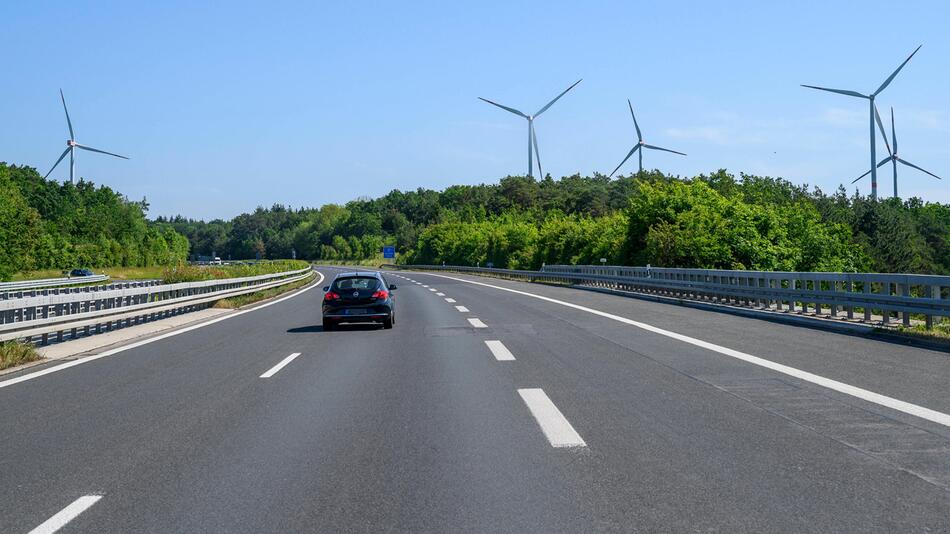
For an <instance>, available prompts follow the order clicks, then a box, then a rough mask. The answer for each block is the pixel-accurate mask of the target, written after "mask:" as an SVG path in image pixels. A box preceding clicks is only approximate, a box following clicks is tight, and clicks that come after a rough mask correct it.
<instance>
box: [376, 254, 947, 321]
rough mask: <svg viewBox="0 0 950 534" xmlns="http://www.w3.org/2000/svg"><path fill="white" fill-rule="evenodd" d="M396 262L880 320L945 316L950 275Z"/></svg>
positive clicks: (426, 268) (437, 269)
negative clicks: (528, 268) (500, 266)
mask: <svg viewBox="0 0 950 534" xmlns="http://www.w3.org/2000/svg"><path fill="white" fill-rule="evenodd" d="M387 267H392V268H396V269H422V270H435V271H452V272H463V273H474V274H481V275H489V276H497V277H502V278H511V279H517V280H527V281H531V282H553V283H564V284H571V285H579V286H587V287H602V288H607V289H612V290H618V291H625V292H631V293H639V294H648V295H655V296H658V297H665V298H670V299H675V300H688V301H699V302H707V303H714V304H721V305H728V306H739V307H744V308H753V309H758V310H763V311H772V312H782V313H794V314H802V315H810V316H815V317H821V318H831V319H842V320H849V321H854V322H862V323H869V324H879V325H884V326H887V325H893V324H895V321H899V322H900V323H901V324H903V325H904V326H911V325H912V324H917V323H918V322H922V323H923V324H924V325H925V326H926V328H928V329H930V328H933V325H934V322H935V321H939V320H940V318H941V317H950V298H947V296H950V276H932V275H918V274H888V273H821V272H780V271H730V270H712V269H669V268H655V267H654V268H651V267H624V266H610V265H607V266H600V265H548V266H546V267H544V269H543V270H541V271H523V270H512V269H488V268H479V267H459V266H433V265H387Z"/></svg>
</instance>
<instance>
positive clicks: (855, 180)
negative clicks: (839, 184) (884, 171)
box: [851, 165, 880, 184]
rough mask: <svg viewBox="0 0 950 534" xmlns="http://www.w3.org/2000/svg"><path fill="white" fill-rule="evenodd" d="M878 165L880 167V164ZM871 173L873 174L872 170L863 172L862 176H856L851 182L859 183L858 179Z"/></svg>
mask: <svg viewBox="0 0 950 534" xmlns="http://www.w3.org/2000/svg"><path fill="white" fill-rule="evenodd" d="M878 167H880V165H878ZM869 174H871V171H868V172H866V173H864V174H862V175H861V176H858V177H857V178H855V179H854V180H852V181H851V183H852V184H854V183H857V182H858V180H860V179H861V178H864V177H865V176H867V175H869Z"/></svg>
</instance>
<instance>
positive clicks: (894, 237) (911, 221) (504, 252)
mask: <svg viewBox="0 0 950 534" xmlns="http://www.w3.org/2000/svg"><path fill="white" fill-rule="evenodd" d="M157 223H158V224H159V225H169V226H171V227H172V228H174V229H175V230H176V231H178V232H179V233H181V234H183V235H185V236H186V237H187V238H188V240H189V242H190V243H191V253H192V255H199V254H200V255H211V254H212V253H215V254H216V255H218V256H220V257H222V258H227V257H232V258H235V259H238V258H253V257H255V256H257V255H260V257H263V258H273V259H277V258H288V257H290V256H291V255H292V254H294V253H295V254H296V256H297V257H298V258H303V259H309V260H315V261H319V260H341V261H346V260H351V261H352V260H366V259H380V260H381V254H380V250H381V248H382V246H383V245H395V246H396V248H397V251H398V253H399V255H400V258H399V261H400V262H414V263H428V264H439V263H442V262H445V263H446V264H459V265H476V264H479V265H486V264H487V263H489V262H490V263H492V264H493V265H494V266H496V267H507V268H524V269H537V268H539V267H540V266H541V265H542V264H544V263H548V264H555V263H562V264H572V263H576V264H584V263H588V264H592V263H599V260H600V258H605V259H606V260H607V261H608V262H609V263H613V264H628V265H645V264H652V265H654V266H658V267H659V266H668V267H697V268H719V269H761V270H796V271H880V272H908V273H910V272H913V273H934V274H950V242H948V240H950V206H947V205H944V204H940V203H933V202H923V201H921V200H920V199H917V198H912V199H909V200H906V201H901V200H899V199H887V200H883V201H872V200H870V199H869V198H867V197H864V196H861V195H859V194H858V193H857V192H855V193H852V194H850V195H849V194H848V192H847V191H846V190H845V189H844V188H843V187H842V188H839V189H838V190H837V191H835V192H833V193H831V194H826V193H825V192H823V191H821V190H820V189H818V188H810V187H808V186H807V185H795V184H792V183H790V182H788V181H786V180H782V179H776V178H769V177H759V176H752V175H745V174H740V175H739V176H735V175H733V174H730V173H728V172H726V171H724V170H720V171H718V172H716V173H712V174H709V175H700V176H696V177H693V178H680V177H673V176H667V175H663V174H661V173H659V172H655V171H654V172H645V173H640V174H638V175H631V176H621V177H620V178H618V179H614V180H611V179H609V178H607V177H606V176H603V175H594V176H591V177H584V176H579V175H574V176H568V177H564V178H562V179H560V180H554V179H552V178H551V177H550V176H547V177H545V178H543V179H540V180H536V179H534V178H531V177H523V176H509V177H506V178H504V179H502V180H501V181H500V182H499V183H497V184H481V185H457V186H451V187H448V188H446V189H445V190H442V191H433V190H429V189H417V190H415V191H399V190H394V191H391V192H390V193H389V194H387V195H385V196H382V197H379V198H364V199H357V200H353V201H351V202H348V203H346V204H344V205H336V204H327V205H324V206H322V207H320V208H298V209H292V208H290V207H287V206H282V205H274V206H271V207H270V208H264V207H258V208H257V209H256V210H255V211H254V212H252V213H245V214H242V215H239V216H237V217H235V218H234V219H232V220H230V221H225V220H214V221H210V222H203V221H197V220H193V219H187V218H184V217H181V216H176V217H170V218H165V217H159V219H158V220H157Z"/></svg>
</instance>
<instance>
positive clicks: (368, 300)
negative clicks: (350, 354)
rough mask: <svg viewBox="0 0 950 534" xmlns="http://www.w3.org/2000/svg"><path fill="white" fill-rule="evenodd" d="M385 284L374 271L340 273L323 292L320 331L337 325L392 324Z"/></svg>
mask: <svg viewBox="0 0 950 534" xmlns="http://www.w3.org/2000/svg"><path fill="white" fill-rule="evenodd" d="M395 290H396V285H395V284H389V283H387V282H386V279H385V278H383V275H382V274H380V273H379V272H375V271H354V272H350V273H341V274H338V275H337V276H336V278H334V279H333V283H331V284H330V285H328V286H326V287H324V288H323V291H324V293H325V294H324V296H323V329H324V330H333V329H335V328H336V327H337V326H339V324H340V323H371V322H373V323H382V324H383V328H392V327H393V325H394V324H395V323H396V303H395V301H394V300H393V294H392V292H393V291H395Z"/></svg>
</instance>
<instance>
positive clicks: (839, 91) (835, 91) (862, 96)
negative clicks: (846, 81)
mask: <svg viewBox="0 0 950 534" xmlns="http://www.w3.org/2000/svg"><path fill="white" fill-rule="evenodd" d="M802 87H807V88H809V89H818V90H819V91H829V92H832V93H838V94H841V95H848V96H856V97H858V98H870V97H868V96H867V95H862V94H861V93H859V92H857V91H847V90H844V89H828V88H827V87H818V86H816V85H802Z"/></svg>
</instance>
